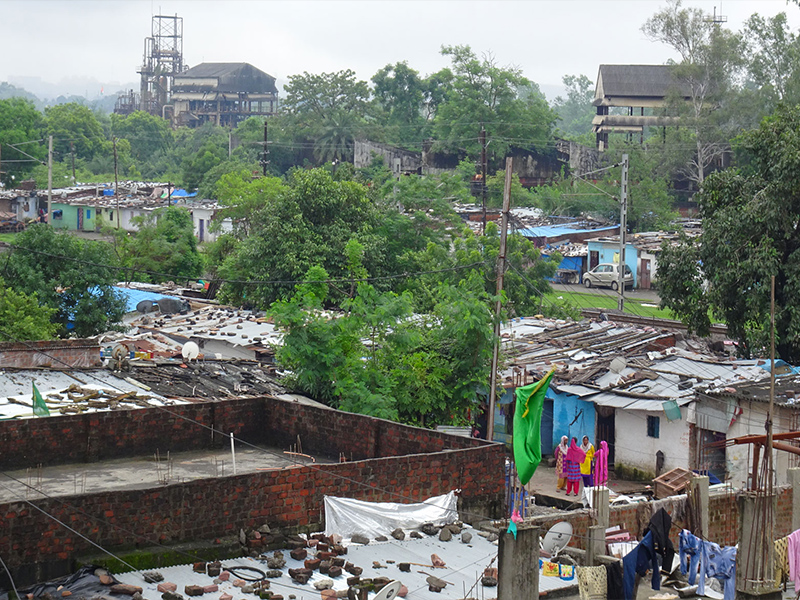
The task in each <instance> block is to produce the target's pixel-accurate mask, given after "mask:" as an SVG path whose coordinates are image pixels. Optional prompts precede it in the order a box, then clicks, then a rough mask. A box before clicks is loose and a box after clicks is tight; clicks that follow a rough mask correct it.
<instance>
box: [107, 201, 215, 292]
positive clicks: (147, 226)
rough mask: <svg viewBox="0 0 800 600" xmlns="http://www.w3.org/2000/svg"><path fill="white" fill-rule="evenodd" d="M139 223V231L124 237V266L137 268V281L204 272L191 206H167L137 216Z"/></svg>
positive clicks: (135, 275) (173, 278) (122, 254)
mask: <svg viewBox="0 0 800 600" xmlns="http://www.w3.org/2000/svg"><path fill="white" fill-rule="evenodd" d="M136 224H137V226H138V230H137V231H136V233H135V234H134V235H132V236H125V237H123V242H122V248H121V259H122V263H123V265H124V266H126V267H130V268H131V269H133V270H134V271H132V275H133V277H135V278H136V280H137V281H148V282H162V281H168V280H178V281H180V280H188V279H196V278H197V277H200V275H202V273H203V257H202V255H201V254H200V252H199V251H198V249H197V239H196V238H195V236H194V225H193V223H192V215H191V213H190V212H189V210H188V209H186V208H184V207H182V206H181V207H179V206H165V207H164V208H159V209H158V210H155V211H153V212H152V213H150V214H148V215H146V216H141V217H136ZM146 272H151V273H152V274H148V273H146ZM155 273H158V275H156V274H155Z"/></svg>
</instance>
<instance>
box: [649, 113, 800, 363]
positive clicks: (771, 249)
mask: <svg viewBox="0 0 800 600" xmlns="http://www.w3.org/2000/svg"><path fill="white" fill-rule="evenodd" d="M798 131H800V108H798V107H792V108H788V107H780V108H778V110H777V111H776V113H775V114H774V115H772V116H770V117H769V118H767V119H765V120H764V121H763V123H762V124H761V126H760V127H759V128H758V129H757V130H755V131H752V132H749V133H746V134H744V135H743V136H742V138H741V140H740V144H741V151H742V152H744V153H745V154H746V156H747V157H748V159H749V162H748V165H747V167H746V168H743V169H728V170H726V171H723V172H720V173H715V174H714V175H712V176H709V177H708V179H707V180H706V182H705V184H704V186H703V190H702V192H701V194H699V201H700V211H701V216H702V218H703V232H702V235H701V236H700V237H699V238H697V239H695V240H684V241H683V242H682V243H681V244H680V245H679V246H678V247H676V248H669V247H667V248H665V249H664V250H663V252H662V257H661V259H660V261H659V268H658V280H659V285H660V288H661V298H662V305H663V306H666V307H669V308H671V309H672V310H673V311H675V312H676V314H678V315H680V316H681V318H682V319H684V320H685V321H686V322H687V323H689V324H690V325H691V327H692V328H693V329H694V330H695V331H698V332H700V333H706V332H707V331H708V326H709V324H710V316H709V309H710V310H711V312H712V313H713V315H714V316H716V317H718V318H722V319H723V320H724V322H725V323H727V325H728V331H729V333H730V335H731V336H732V337H734V338H735V339H736V340H737V341H738V342H739V349H740V351H741V352H742V353H743V354H745V355H749V354H763V352H764V351H765V349H766V348H767V347H768V339H769V338H768V335H769V307H770V283H771V276H772V275H775V276H776V345H777V350H778V353H779V355H780V357H781V358H783V359H784V360H786V361H789V362H791V363H793V364H797V363H798V361H800V316H799V315H798V312H797V310H796V307H797V306H798V305H799V304H800V234H798V222H800V202H799V201H798V199H799V198H800V179H798V177H797V174H798V173H800V158H798V157H800V138H798V135H797V132H798Z"/></svg>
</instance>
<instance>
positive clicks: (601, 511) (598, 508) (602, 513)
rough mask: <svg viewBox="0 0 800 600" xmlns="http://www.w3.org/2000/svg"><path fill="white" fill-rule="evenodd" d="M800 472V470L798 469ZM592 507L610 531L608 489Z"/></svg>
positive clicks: (597, 493)
mask: <svg viewBox="0 0 800 600" xmlns="http://www.w3.org/2000/svg"><path fill="white" fill-rule="evenodd" d="M798 470H800V469H798ZM592 507H593V508H594V510H595V514H596V515H597V525H598V526H600V527H604V528H605V529H608V528H609V527H610V526H611V525H610V522H611V510H610V507H611V503H610V500H609V496H608V488H607V487H602V488H601V487H596V488H594V498H593V499H592Z"/></svg>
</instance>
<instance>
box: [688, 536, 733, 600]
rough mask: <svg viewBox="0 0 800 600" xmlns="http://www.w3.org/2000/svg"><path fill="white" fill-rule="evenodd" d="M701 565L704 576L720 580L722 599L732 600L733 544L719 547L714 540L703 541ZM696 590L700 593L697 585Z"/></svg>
mask: <svg viewBox="0 0 800 600" xmlns="http://www.w3.org/2000/svg"><path fill="white" fill-rule="evenodd" d="M703 567H704V571H705V573H704V575H705V576H706V577H716V578H717V579H721V580H722V583H723V587H722V591H723V600H734V598H735V597H736V548H735V547H734V546H725V547H720V546H719V544H715V543H714V542H703ZM701 573H702V572H701ZM697 592H698V594H699V593H700V587H699V585H698V588H697Z"/></svg>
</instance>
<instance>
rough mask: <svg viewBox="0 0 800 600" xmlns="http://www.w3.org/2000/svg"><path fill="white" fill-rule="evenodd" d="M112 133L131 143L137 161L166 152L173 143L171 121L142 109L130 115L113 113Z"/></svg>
mask: <svg viewBox="0 0 800 600" xmlns="http://www.w3.org/2000/svg"><path fill="white" fill-rule="evenodd" d="M111 134H112V135H113V136H115V137H120V138H125V139H126V140H128V142H129V143H130V148H131V155H132V156H133V158H134V160H136V161H137V163H140V164H141V163H145V162H147V161H148V160H149V159H150V157H152V156H154V155H156V154H158V153H162V152H164V151H165V150H166V149H167V147H168V146H170V145H171V143H172V130H171V129H170V126H169V123H168V122H167V121H166V120H165V119H162V118H161V117H156V116H154V115H151V114H149V113H146V112H144V111H141V110H137V111H135V112H132V113H131V114H129V115H125V116H122V115H117V114H112V115H111Z"/></svg>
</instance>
